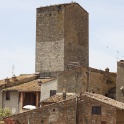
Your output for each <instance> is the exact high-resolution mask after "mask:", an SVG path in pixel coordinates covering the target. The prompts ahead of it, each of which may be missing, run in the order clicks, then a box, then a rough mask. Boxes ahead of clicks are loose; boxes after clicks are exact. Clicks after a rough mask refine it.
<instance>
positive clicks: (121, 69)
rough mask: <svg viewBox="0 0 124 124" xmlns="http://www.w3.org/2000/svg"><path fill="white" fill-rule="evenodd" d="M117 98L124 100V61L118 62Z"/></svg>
mask: <svg viewBox="0 0 124 124" xmlns="http://www.w3.org/2000/svg"><path fill="white" fill-rule="evenodd" d="M116 99H117V100H118V101H120V102H124V61H123V60H121V61H120V62H118V63H117V81H116Z"/></svg>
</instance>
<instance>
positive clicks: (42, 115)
mask: <svg viewBox="0 0 124 124" xmlns="http://www.w3.org/2000/svg"><path fill="white" fill-rule="evenodd" d="M10 118H11V119H13V120H16V121H17V122H20V123H21V124H27V123H28V120H29V123H30V124H76V99H73V100H67V101H65V102H60V103H56V104H51V105H49V106H44V107H42V108H39V109H36V110H32V111H29V112H25V113H20V114H17V115H16V116H11V117H10ZM17 124H19V123H17Z"/></svg>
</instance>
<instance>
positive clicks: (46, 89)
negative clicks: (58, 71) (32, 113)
mask: <svg viewBox="0 0 124 124" xmlns="http://www.w3.org/2000/svg"><path fill="white" fill-rule="evenodd" d="M50 90H57V80H52V81H49V82H46V83H42V84H41V95H40V96H41V98H40V101H42V100H44V99H47V98H49V97H50Z"/></svg>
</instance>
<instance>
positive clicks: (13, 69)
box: [12, 65, 15, 76]
mask: <svg viewBox="0 0 124 124" xmlns="http://www.w3.org/2000/svg"><path fill="white" fill-rule="evenodd" d="M14 68H15V67H14V65H12V76H13V75H14Z"/></svg>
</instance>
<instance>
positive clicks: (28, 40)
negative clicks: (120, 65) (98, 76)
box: [0, 0, 124, 79]
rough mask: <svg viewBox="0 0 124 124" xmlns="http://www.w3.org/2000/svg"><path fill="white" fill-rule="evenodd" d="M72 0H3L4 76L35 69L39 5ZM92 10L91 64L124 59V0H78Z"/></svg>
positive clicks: (0, 74)
mask: <svg viewBox="0 0 124 124" xmlns="http://www.w3.org/2000/svg"><path fill="white" fill-rule="evenodd" d="M70 2H72V1H69V0H57V1H56V0H48V1H45V0H0V79H4V78H6V77H11V76H12V75H13V74H15V75H16V76H18V75H20V74H27V73H34V72H35V42H36V8H38V7H41V6H48V5H54V4H61V3H70ZM73 2H77V3H79V4H80V5H81V6H82V7H83V8H84V9H85V10H86V11H87V12H88V13H89V66H90V67H93V68H97V69H101V70H104V69H105V68H106V67H108V68H109V69H110V71H111V72H116V71H117V61H119V60H122V59H124V49H123V48H124V0H118V1H117V0H75V1H73Z"/></svg>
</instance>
